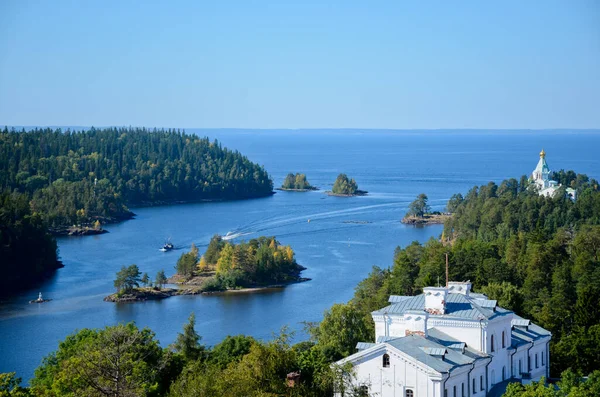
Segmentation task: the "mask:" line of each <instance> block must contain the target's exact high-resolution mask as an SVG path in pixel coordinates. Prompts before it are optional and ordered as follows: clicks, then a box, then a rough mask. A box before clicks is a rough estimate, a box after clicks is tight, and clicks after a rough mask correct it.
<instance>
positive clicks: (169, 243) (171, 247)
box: [160, 240, 175, 252]
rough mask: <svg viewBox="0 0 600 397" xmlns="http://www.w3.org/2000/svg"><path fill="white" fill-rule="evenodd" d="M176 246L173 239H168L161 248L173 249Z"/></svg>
mask: <svg viewBox="0 0 600 397" xmlns="http://www.w3.org/2000/svg"><path fill="white" fill-rule="evenodd" d="M173 248H175V246H174V245H173V243H171V240H167V242H166V243H165V244H164V245H163V246H162V248H161V249H160V250H161V251H162V252H167V251H171V250H172V249H173Z"/></svg>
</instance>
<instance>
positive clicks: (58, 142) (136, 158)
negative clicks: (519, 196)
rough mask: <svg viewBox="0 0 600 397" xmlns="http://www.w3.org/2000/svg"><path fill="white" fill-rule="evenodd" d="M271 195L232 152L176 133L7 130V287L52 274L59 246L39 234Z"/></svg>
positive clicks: (1, 176)
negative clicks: (145, 210) (161, 207)
mask: <svg viewBox="0 0 600 397" xmlns="http://www.w3.org/2000/svg"><path fill="white" fill-rule="evenodd" d="M272 188H273V182H272V181H271V179H270V177H269V175H268V174H267V172H266V171H265V170H264V169H263V168H262V167H261V166H258V165H256V164H254V163H252V162H250V160H248V159H247V158H246V157H244V156H243V155H241V154H240V153H239V152H237V151H231V150H228V149H226V148H223V147H222V146H221V144H220V143H219V142H217V141H214V142H211V141H210V140H209V139H208V138H200V137H197V136H195V135H191V134H186V133H185V132H181V131H179V130H177V131H176V130H156V129H154V130H148V129H145V128H106V129H95V128H91V129H90V130H88V131H70V130H67V131H61V130H60V129H56V130H52V129H35V130H32V131H25V130H22V131H16V130H14V129H12V130H9V129H8V128H6V127H5V128H4V130H2V131H1V132H0V192H5V193H4V195H3V196H2V200H3V206H2V215H1V216H2V217H3V219H4V218H6V219H7V220H6V221H4V222H2V230H1V233H2V234H1V236H0V238H1V242H2V243H4V244H3V245H2V247H3V248H2V249H3V250H4V251H6V250H9V251H10V255H7V256H4V258H18V260H17V259H15V260H12V259H11V260H10V261H5V260H3V261H2V264H3V265H2V270H3V273H4V274H5V275H6V276H7V278H6V279H5V280H6V281H7V282H9V283H10V284H9V285H13V286H18V285H19V283H17V284H15V283H14V281H16V280H20V281H23V282H24V281H25V280H24V279H25V277H27V278H29V277H30V276H31V278H32V279H33V278H36V277H37V275H41V274H43V273H45V272H46V271H47V270H49V269H54V268H55V267H56V262H57V257H56V243H55V242H54V241H53V240H52V238H50V237H49V236H48V235H47V233H45V232H43V233H42V232H41V231H45V230H47V229H48V230H50V231H54V232H61V231H62V230H64V229H65V228H67V227H69V226H72V225H84V226H92V225H95V226H96V227H98V226H100V225H101V224H104V223H110V222H116V221H119V220H123V219H128V218H131V216H132V215H133V213H132V212H131V211H130V210H129V208H128V206H140V205H153V204H163V203H174V202H182V201H201V200H225V199H245V198H252V197H262V196H267V195H270V194H272V190H273V189H272ZM24 203H26V204H24ZM15 206H16V207H15ZM15 208H18V209H15ZM17 212H18V213H19V214H20V215H19V216H15V213H17ZM21 215H22V216H21ZM25 217H26V218H25ZM26 219H27V220H26ZM30 229H35V230H36V233H37V234H36V233H30V232H25V230H30ZM5 242H7V243H5ZM50 245H52V246H53V247H54V248H52V247H51V246H50ZM6 247H8V248H6ZM19 247H26V249H29V250H30V253H28V254H27V255H25V251H23V250H21V248H19ZM26 249H25V250H26ZM49 258H50V259H49ZM30 268H32V269H35V272H30V271H28V269H30ZM3 284H4V282H3Z"/></svg>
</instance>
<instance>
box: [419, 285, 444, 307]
mask: <svg viewBox="0 0 600 397" xmlns="http://www.w3.org/2000/svg"><path fill="white" fill-rule="evenodd" d="M423 295H424V296H425V311H426V312H428V313H429V314H444V313H446V299H447V298H448V289H447V288H446V287H425V288H423Z"/></svg>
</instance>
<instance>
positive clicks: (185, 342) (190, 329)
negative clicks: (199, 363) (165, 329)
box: [173, 312, 204, 361]
mask: <svg viewBox="0 0 600 397" xmlns="http://www.w3.org/2000/svg"><path fill="white" fill-rule="evenodd" d="M195 325H196V315H195V314H194V313H193V312H192V314H190V317H189V318H188V322H187V324H185V325H184V326H183V333H179V334H178V335H177V339H176V340H175V343H174V344H173V349H174V350H175V351H176V352H179V353H181V354H182V355H183V357H184V358H185V359H186V360H188V361H190V360H197V359H198V358H200V355H201V354H202V352H203V351H204V346H203V345H201V344H200V343H199V342H200V339H202V337H201V336H200V335H198V333H197V332H196V329H195V328H194V326H195Z"/></svg>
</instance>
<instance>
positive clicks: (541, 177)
mask: <svg viewBox="0 0 600 397" xmlns="http://www.w3.org/2000/svg"><path fill="white" fill-rule="evenodd" d="M531 182H532V183H533V184H534V185H535V187H536V189H537V191H538V193H539V194H540V196H546V197H553V196H554V195H555V194H556V193H557V192H558V190H559V189H560V187H561V185H560V184H559V183H558V182H556V181H553V180H551V179H550V167H548V163H547V162H546V152H545V151H544V150H543V149H542V151H541V152H540V161H538V163H537V166H536V167H535V169H534V170H533V172H532V173H531ZM566 191H567V194H568V195H569V196H570V197H571V199H572V200H575V189H572V188H570V187H568V188H566Z"/></svg>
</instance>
